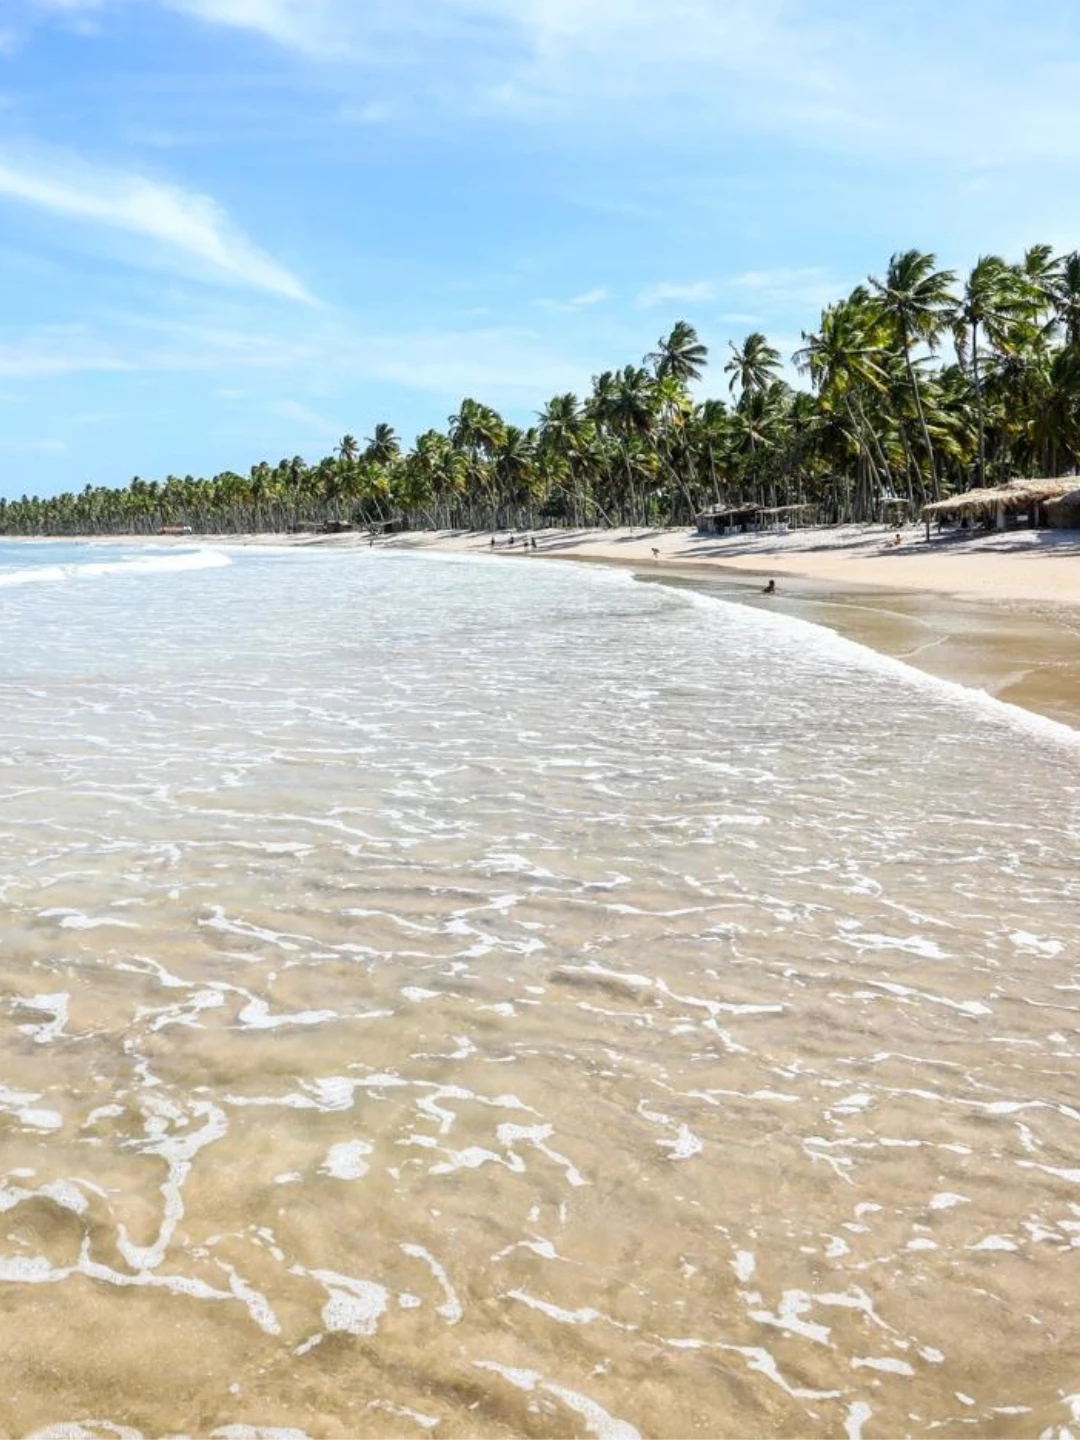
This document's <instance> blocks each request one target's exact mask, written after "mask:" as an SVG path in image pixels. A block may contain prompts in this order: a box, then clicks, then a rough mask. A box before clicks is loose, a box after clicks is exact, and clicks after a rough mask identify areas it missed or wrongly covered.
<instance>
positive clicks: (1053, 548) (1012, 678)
mask: <svg viewBox="0 0 1080 1440" xmlns="http://www.w3.org/2000/svg"><path fill="white" fill-rule="evenodd" d="M897 533H899V534H900V535H901V541H902V543H901V544H900V545H899V546H895V545H890V543H889V542H890V541H891V540H893V538H894V536H895V535H896V534H897ZM526 534H527V535H528V536H529V538H530V540H531V539H533V538H535V540H536V548H535V549H533V547H532V545H531V543H530V544H529V545H527V546H523V545H522V544H521V540H522V538H523V536H525V535H526ZM85 539H86V540H87V542H88V543H91V544H95V545H129V544H138V545H150V546H170V547H173V546H176V547H181V548H189V547H192V546H199V547H215V548H216V547H224V548H231V547H241V548H245V549H246V548H248V547H252V546H253V547H259V548H280V547H285V548H288V549H298V550H308V549H311V550H314V551H323V550H328V551H339V550H345V551H352V550H356V551H362V552H363V553H365V554H366V553H368V552H369V551H371V550H374V551H375V552H384V551H388V552H393V553H399V552H406V553H411V554H423V553H431V554H449V555H470V556H487V557H491V559H492V560H493V561H499V562H502V561H508V562H512V563H515V564H520V563H534V562H535V561H536V560H537V559H548V560H559V561H574V562H577V563H586V564H592V565H617V566H622V567H626V568H629V569H631V570H632V571H633V572H634V573H635V574H636V575H637V576H638V578H639V579H641V580H643V581H646V582H659V583H663V584H668V585H673V586H690V587H692V588H694V589H697V590H700V591H702V592H703V593H706V594H709V595H712V596H714V597H715V598H717V599H723V600H728V601H732V602H735V603H738V604H743V605H751V606H754V607H758V606H763V607H767V608H769V609H771V610H779V611H780V612H781V613H784V614H789V615H792V616H795V617H798V618H801V619H805V620H809V621H811V622H812V623H814V624H818V625H824V626H826V627H828V628H829V629H832V630H835V631H836V632H837V633H838V634H840V635H843V636H845V637H847V638H848V639H852V640H855V641H857V642H858V643H860V644H862V645H866V646H868V647H869V648H871V649H873V650H877V651H879V652H881V653H882V654H885V655H889V656H892V657H893V658H894V659H897V660H902V661H904V662H905V663H907V664H910V665H914V666H916V667H917V668H918V669H920V670H924V671H926V672H927V673H928V674H931V675H935V676H937V677H938V678H941V679H946V680H953V681H956V682H957V683H959V684H962V685H965V686H969V687H971V688H973V689H977V690H984V691H985V692H986V693H987V694H990V695H993V696H994V697H995V698H997V699H1000V700H1003V701H1005V702H1007V703H1009V704H1014V705H1019V706H1021V707H1023V708H1025V709H1028V710H1032V711H1034V712H1035V713H1037V714H1040V715H1045V716H1047V717H1049V718H1050V719H1054V720H1058V721H1061V722H1063V723H1065V724H1068V725H1071V726H1073V727H1076V728H1080V533H1077V532H1075V531H1068V530H1036V531H1030V530H1017V531H1010V532H1007V533H1005V534H1000V535H999V534H979V535H976V536H970V538H969V532H963V533H961V532H956V533H955V534H953V535H950V536H944V537H938V536H936V535H935V536H934V538H933V539H932V540H931V541H930V543H929V544H927V543H926V541H925V539H924V530H923V528H922V527H921V526H907V527H905V528H904V529H903V530H901V531H899V532H897V531H896V530H894V529H886V528H883V527H881V526H878V525H875V526H865V525H847V526H830V527H814V528H806V529H801V530H794V531H791V532H789V533H787V534H783V535H739V536H732V537H729V538H724V539H718V538H716V537H710V536H699V535H697V534H695V533H694V532H693V531H690V530H688V529H686V528H685V527H683V528H680V529H664V530H641V529H637V530H631V529H607V530H597V529H590V530H563V529H558V530H555V529H539V530H535V531H529V532H522V531H519V532H516V534H515V537H514V539H515V543H514V544H513V545H511V544H510V543H509V542H510V532H499V533H498V534H497V535H496V536H495V545H494V547H493V546H492V544H491V540H492V535H491V533H490V532H488V531H482V532H478V531H445V530H443V531H439V530H420V531H408V532H405V533H403V534H398V535H388V536H379V537H377V538H376V539H375V542H374V545H372V544H371V537H370V536H369V535H368V533H367V532H365V531H350V532H345V533H342V534H337V535H320V534H309V533H304V534H276V533H266V534H257V535H255V534H251V535H196V534H192V535H185V536H176V535H168V536H159V535H139V536H132V535H126V536H109V537H85ZM31 543H33V542H31ZM50 543H56V544H64V543H67V542H65V541H62V540H58V541H55V542H50ZM654 552H656V553H655V555H654ZM768 579H775V580H776V581H777V582H778V584H777V593H776V594H775V595H771V596H763V595H762V593H761V592H762V590H763V588H764V585H765V583H766V582H767V580H768Z"/></svg>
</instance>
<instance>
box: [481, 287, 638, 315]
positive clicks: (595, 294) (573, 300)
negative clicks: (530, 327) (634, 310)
mask: <svg viewBox="0 0 1080 1440" xmlns="http://www.w3.org/2000/svg"><path fill="white" fill-rule="evenodd" d="M610 298H611V296H610V293H609V292H608V291H607V290H604V289H603V288H601V287H597V288H596V289H595V290H583V291H582V292H581V294H580V295H572V296H571V297H570V299H569V300H550V299H541V300H534V301H533V304H534V305H538V306H539V307H540V309H541V310H561V311H562V312H563V314H564V315H565V314H568V313H571V312H573V311H575V310H590V309H592V307H593V306H594V305H602V304H603V303H604V301H605V300H609V299H610ZM477 313H480V312H479V311H478V312H477Z"/></svg>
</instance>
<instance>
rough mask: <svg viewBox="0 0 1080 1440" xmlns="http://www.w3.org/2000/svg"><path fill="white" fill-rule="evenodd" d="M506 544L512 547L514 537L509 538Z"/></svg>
mask: <svg viewBox="0 0 1080 1440" xmlns="http://www.w3.org/2000/svg"><path fill="white" fill-rule="evenodd" d="M506 543H507V544H508V545H513V543H514V537H513V535H511V536H510V539H509V540H508V541H507V542H506Z"/></svg>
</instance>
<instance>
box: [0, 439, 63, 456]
mask: <svg viewBox="0 0 1080 1440" xmlns="http://www.w3.org/2000/svg"><path fill="white" fill-rule="evenodd" d="M68 449H70V446H69V445H68V443H67V441H66V440H0V450H4V451H7V452H8V453H10V454H15V455H59V454H62V453H63V452H64V451H65V450H68Z"/></svg>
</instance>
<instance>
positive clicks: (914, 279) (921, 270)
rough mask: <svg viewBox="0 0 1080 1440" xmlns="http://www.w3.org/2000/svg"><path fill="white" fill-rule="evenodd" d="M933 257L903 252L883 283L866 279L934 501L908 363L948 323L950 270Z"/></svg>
mask: <svg viewBox="0 0 1080 1440" xmlns="http://www.w3.org/2000/svg"><path fill="white" fill-rule="evenodd" d="M936 265H937V258H936V256H934V255H931V254H928V253H926V252H924V251H921V250H904V251H901V252H899V253H898V254H896V255H894V256H893V257H892V259H891V260H890V261H889V268H888V271H887V273H886V276H885V279H884V280H876V279H874V278H873V277H871V279H870V286H871V289H872V290H873V291H874V293H875V294H876V295H877V297H878V304H879V306H880V308H881V313H882V315H884V316H885V317H886V318H887V319H888V320H889V321H890V323H891V324H892V325H893V327H894V330H895V335H896V340H897V341H898V343H899V346H900V349H901V351H902V353H903V357H904V362H905V365H906V368H907V374H908V380H909V382H910V384H911V391H912V395H913V396H914V399H915V409H916V411H917V413H918V416H919V425H920V428H921V430H922V436H923V443H924V445H925V447H926V458H927V461H928V463H929V466H930V483H931V485H932V487H933V492H934V497H935V499H936V498H937V497H938V495H939V494H940V487H939V483H938V473H937V465H936V463H935V460H934V446H933V444H932V442H931V439H930V431H929V428H928V426H927V424H926V416H925V414H924V412H923V403H922V395H921V393H920V390H919V381H918V377H917V375H916V372H915V366H914V364H913V362H912V355H911V352H912V349H913V347H914V346H916V345H919V344H922V345H925V346H927V347H928V348H929V349H930V350H931V351H933V350H934V348H935V347H936V345H937V342H938V340H939V338H940V336H941V334H942V332H943V331H944V330H945V328H946V326H947V325H948V322H949V316H950V306H951V304H952V299H953V296H952V290H951V286H952V283H953V281H954V279H955V276H954V275H953V272H952V271H951V270H938V269H936V268H935V267H936Z"/></svg>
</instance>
